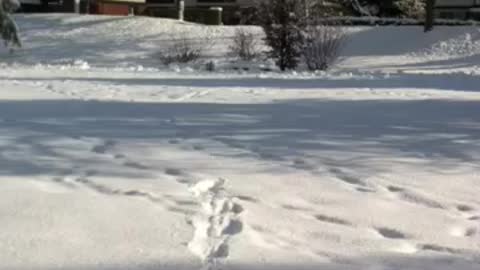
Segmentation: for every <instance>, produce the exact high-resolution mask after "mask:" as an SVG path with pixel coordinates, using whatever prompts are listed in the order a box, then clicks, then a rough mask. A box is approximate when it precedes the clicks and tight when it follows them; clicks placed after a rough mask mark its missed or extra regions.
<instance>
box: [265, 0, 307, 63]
mask: <svg viewBox="0 0 480 270" xmlns="http://www.w3.org/2000/svg"><path fill="white" fill-rule="evenodd" d="M259 12H260V14H259V18H260V23H261V25H262V28H263V30H264V31H265V36H266V37H265V41H266V43H267V45H268V46H270V48H271V50H270V51H269V52H268V54H269V56H270V57H271V58H273V59H275V60H276V64H277V66H278V67H279V68H280V69H281V70H282V71H284V70H287V69H294V68H296V67H297V65H298V62H299V58H300V48H301V41H302V37H301V32H302V31H301V29H302V24H303V23H304V19H305V17H304V14H303V13H304V12H305V6H304V5H303V3H302V2H301V1H298V0H266V1H262V2H261V3H260V6H259Z"/></svg>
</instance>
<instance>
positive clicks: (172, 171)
mask: <svg viewBox="0 0 480 270" xmlns="http://www.w3.org/2000/svg"><path fill="white" fill-rule="evenodd" d="M165 174H167V175H171V176H180V175H183V171H182V170H180V169H177V168H166V169H165Z"/></svg>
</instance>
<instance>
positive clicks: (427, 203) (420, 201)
mask: <svg viewBox="0 0 480 270" xmlns="http://www.w3.org/2000/svg"><path fill="white" fill-rule="evenodd" d="M387 190H388V191H389V192H391V193H393V194H395V195H396V196H397V197H398V198H399V199H401V200H403V201H406V202H409V203H413V204H416V205H421V206H424V207H428V208H434V209H445V206H444V205H443V204H441V203H440V202H437V201H435V200H433V199H430V198H427V197H426V196H423V195H420V194H417V193H415V192H413V191H410V190H407V189H405V188H402V187H397V186H388V187H387Z"/></svg>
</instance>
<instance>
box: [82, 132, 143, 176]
mask: <svg viewBox="0 0 480 270" xmlns="http://www.w3.org/2000/svg"><path fill="white" fill-rule="evenodd" d="M116 145H117V142H116V141H114V140H110V139H108V140H104V141H102V142H101V143H100V144H97V145H95V146H93V147H92V150H91V151H92V152H93V153H96V154H101V155H105V154H109V155H111V157H112V158H113V159H115V160H118V161H120V162H121V163H122V165H123V166H125V167H128V168H132V169H136V170H148V169H150V167H149V166H146V165H143V164H141V163H140V162H137V161H135V160H130V159H129V158H128V157H127V156H126V155H125V154H123V153H115V152H114V148H115V146H116Z"/></svg>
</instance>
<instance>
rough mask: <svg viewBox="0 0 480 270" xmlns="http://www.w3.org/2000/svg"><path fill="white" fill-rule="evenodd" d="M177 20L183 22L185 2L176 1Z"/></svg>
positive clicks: (183, 0) (182, 0) (181, 0)
mask: <svg viewBox="0 0 480 270" xmlns="http://www.w3.org/2000/svg"><path fill="white" fill-rule="evenodd" d="M177 12H178V20H179V21H183V20H184V17H185V0H177Z"/></svg>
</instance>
